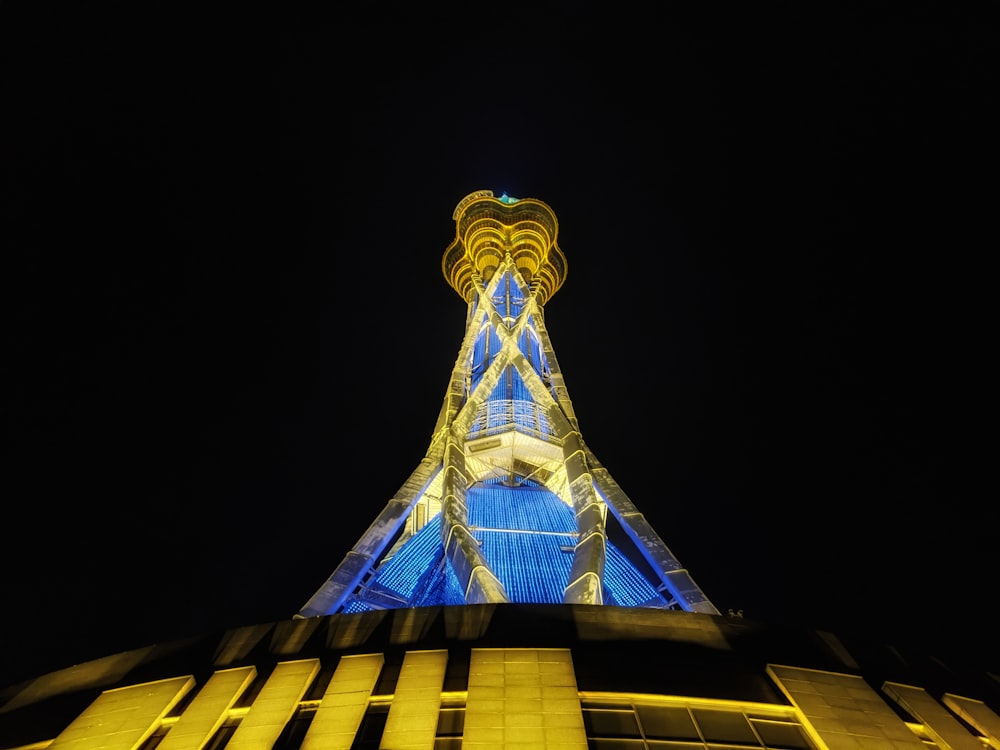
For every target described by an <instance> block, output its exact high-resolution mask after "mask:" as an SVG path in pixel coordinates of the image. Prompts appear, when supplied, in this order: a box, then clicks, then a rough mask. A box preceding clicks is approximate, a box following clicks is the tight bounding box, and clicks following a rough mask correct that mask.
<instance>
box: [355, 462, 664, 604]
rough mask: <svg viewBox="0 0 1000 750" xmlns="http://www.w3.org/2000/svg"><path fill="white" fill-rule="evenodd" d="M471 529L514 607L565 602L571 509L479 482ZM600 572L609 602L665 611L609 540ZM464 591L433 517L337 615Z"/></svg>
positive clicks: (544, 493)
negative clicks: (605, 560)
mask: <svg viewBox="0 0 1000 750" xmlns="http://www.w3.org/2000/svg"><path fill="white" fill-rule="evenodd" d="M467 503H468V509H469V527H470V529H471V531H472V533H473V536H474V537H475V538H476V539H477V540H479V542H480V544H481V549H482V551H483V555H484V556H485V557H486V560H487V561H488V562H489V564H490V567H491V568H492V569H493V572H494V574H495V575H496V576H497V578H499V579H500V581H501V582H502V583H503V585H504V588H505V589H506V591H507V596H508V597H509V598H510V600H511V601H512V602H519V603H536V604H545V603H548V604H556V603H561V602H562V597H563V590H564V589H565V588H566V585H567V582H568V579H569V574H570V570H571V568H572V564H573V547H574V545H575V544H576V522H575V519H574V516H573V511H572V510H571V509H570V508H569V507H568V506H567V505H566V504H565V503H563V502H562V501H561V500H560V499H559V498H558V496H556V495H555V494H553V493H551V492H549V491H548V490H546V489H545V488H543V487H541V486H538V485H534V484H531V483H526V484H523V485H521V486H517V487H508V486H505V485H503V484H500V483H499V482H494V483H489V484H480V485H476V486H474V487H472V488H470V489H469V492H468V496H467ZM607 550H608V551H607V562H606V564H605V569H604V586H605V599H606V603H607V604H615V605H618V606H623V607H639V606H645V607H665V606H667V602H666V599H665V598H664V597H663V596H662V595H661V594H660V593H658V592H657V591H656V588H655V587H654V586H653V584H652V583H651V582H650V581H648V580H647V579H646V578H645V577H644V576H643V575H642V574H641V573H640V572H639V570H638V569H637V568H636V567H635V566H634V565H633V564H632V563H631V562H629V560H628V558H627V557H626V556H625V555H624V554H623V553H622V552H621V551H620V550H619V549H618V548H617V547H615V546H614V545H613V544H611V543H610V542H609V543H608V545H607ZM464 603H465V599H464V594H463V591H462V588H461V585H460V584H459V582H458V579H457V578H456V576H455V574H454V572H453V571H452V569H451V564H450V563H449V562H448V560H447V559H446V558H445V555H444V550H443V548H442V546H441V517H440V515H438V516H435V517H434V518H433V519H432V520H431V521H430V522H429V523H428V524H427V525H426V526H424V528H422V529H421V530H420V531H419V532H417V533H416V534H414V535H413V536H412V537H411V538H410V539H409V541H407V542H406V543H405V544H404V545H403V546H402V547H401V548H400V549H399V550H398V551H397V552H396V554H395V555H394V556H393V557H392V558H390V559H389V560H386V561H385V562H383V564H382V565H381V566H379V567H378V569H377V571H376V574H375V575H374V576H372V578H371V579H370V580H369V581H367V582H366V583H365V585H364V586H363V587H362V588H361V589H360V590H359V592H358V593H356V594H355V595H354V596H352V597H351V599H350V600H348V602H347V603H346V604H345V606H344V607H343V608H342V609H341V611H342V612H365V611H369V610H372V609H386V608H397V607H430V606H438V605H459V604H464Z"/></svg>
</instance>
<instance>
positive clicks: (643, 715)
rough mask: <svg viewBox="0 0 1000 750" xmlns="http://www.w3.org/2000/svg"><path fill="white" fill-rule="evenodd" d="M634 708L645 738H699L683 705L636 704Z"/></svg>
mask: <svg viewBox="0 0 1000 750" xmlns="http://www.w3.org/2000/svg"><path fill="white" fill-rule="evenodd" d="M635 710H636V713H638V714H639V723H640V724H642V732H643V734H644V735H646V737H647V738H651V737H656V738H659V739H664V740H701V737H700V736H699V735H698V730H697V729H696V728H695V725H694V720H692V718H691V714H690V713H688V710H687V708H685V707H684V706H636V707H635Z"/></svg>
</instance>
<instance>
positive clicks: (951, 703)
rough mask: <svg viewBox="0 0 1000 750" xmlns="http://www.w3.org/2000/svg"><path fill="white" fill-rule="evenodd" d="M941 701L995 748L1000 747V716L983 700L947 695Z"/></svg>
mask: <svg viewBox="0 0 1000 750" xmlns="http://www.w3.org/2000/svg"><path fill="white" fill-rule="evenodd" d="M941 700H942V702H943V703H944V705H946V706H947V707H948V708H950V709H951V710H952V711H954V712H955V713H956V714H957V715H958V716H960V717H961V718H962V720H963V721H965V722H967V723H968V724H969V726H972V727H975V728H976V730H977V731H978V732H981V733H982V735H983V736H984V737H987V738H989V740H990V741H991V742H992V743H993V746H994V747H1000V716H998V715H997V714H996V712H994V711H993V709H992V708H990V707H989V706H987V705H986V704H985V703H983V702H982V701H981V700H976V699H974V698H963V697H962V696H960V695H954V694H953V693H945V694H944V697H943V698H942V699H941Z"/></svg>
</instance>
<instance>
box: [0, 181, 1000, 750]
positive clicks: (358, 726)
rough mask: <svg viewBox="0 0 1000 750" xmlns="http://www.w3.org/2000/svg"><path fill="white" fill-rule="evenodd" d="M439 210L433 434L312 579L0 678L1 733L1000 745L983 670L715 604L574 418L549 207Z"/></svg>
mask: <svg viewBox="0 0 1000 750" xmlns="http://www.w3.org/2000/svg"><path fill="white" fill-rule="evenodd" d="M454 220H455V223H456V233H455V239H454V241H453V242H452V243H451V244H450V245H449V246H448V248H447V249H446V251H445V253H444V257H443V259H442V270H443V272H444V275H445V278H446V279H447V281H448V283H449V284H451V286H452V287H453V288H454V289H455V290H456V291H457V292H458V293H459V295H460V296H461V297H462V299H463V300H464V301H465V302H466V304H467V316H466V331H465V335H464V338H463V340H462V342H461V345H460V348H459V353H458V357H457V359H456V363H455V366H454V368H453V370H452V375H451V379H450V381H449V383H448V387H447V391H446V394H445V398H444V403H443V405H442V407H441V411H440V416H439V418H438V420H437V424H436V426H435V429H434V432H433V435H432V438H431V441H430V445H429V447H428V448H427V452H426V455H425V456H424V458H423V460H421V461H420V462H419V464H418V465H417V467H416V468H415V469H414V470H413V472H412V473H411V474H410V476H409V478H408V479H407V480H406V482H404V483H403V485H402V487H401V488H400V489H399V491H398V492H397V493H396V494H395V495H394V496H393V497H392V498H391V499H390V500H389V501H388V503H387V504H386V505H385V507H384V509H383V510H382V511H381V513H380V514H379V515H378V516H377V517H376V519H375V521H374V522H373V523H372V524H371V526H370V527H369V528H368V530H367V531H366V532H365V533H364V534H363V535H362V537H361V538H360V540H359V541H358V542H357V544H355V545H354V547H353V548H352V549H351V550H350V551H348V553H347V555H346V556H345V557H344V559H343V561H342V562H341V563H340V565H338V566H337V567H336V568H335V569H334V571H333V573H332V574H331V575H330V576H329V578H328V580H327V581H326V582H325V583H324V584H323V585H322V586H321V587H320V588H319V590H318V591H317V592H316V593H315V594H314V595H313V596H312V597H311V598H310V599H309V601H308V602H307V603H306V604H305V605H304V606H303V607H302V608H301V610H300V611H299V612H298V613H297V614H296V615H294V616H290V617H289V618H288V619H287V620H281V621H278V622H273V623H255V624H248V625H245V626H240V627H236V628H233V629H230V630H227V631H225V632H223V633H211V632H209V633H204V634H202V635H200V636H198V637H193V638H185V639H181V640H178V641H176V642H167V643H158V644H152V645H150V646H148V647H144V648H139V649H133V650H130V651H124V652H120V653H115V654H110V655H108V656H106V657H103V658H99V659H95V660H93V661H90V662H87V663H84V664H77V665H72V666H69V667H67V668H65V669H61V670H57V671H55V672H51V673H48V674H43V675H39V676H38V677H37V678H34V679H31V680H28V681H26V682H23V683H21V684H17V685H12V686H0V750H42V749H43V748H45V749H46V750H91V748H105V749H106V750H404V749H405V750H410V749H412V750H417V749H420V750H459V748H461V749H462V750H495V749H498V748H564V749H566V750H570V749H572V750H589V749H593V748H597V749H600V750H625V749H626V748H628V749H635V750H639V749H640V748H641V749H642V750H831V749H835V748H873V749H875V750H882V749H884V750H935V749H939V750H950V749H953V748H954V749H958V750H976V749H977V748H984V747H990V748H998V747H1000V713H998V712H1000V689H998V685H1000V683H998V682H997V678H996V676H995V675H991V674H989V673H986V672H980V671H979V669H978V668H969V667H968V666H967V665H945V664H944V663H943V662H941V661H940V660H939V659H937V658H934V657H930V656H929V655H925V654H922V653H919V652H912V651H905V650H904V651H901V650H900V649H899V648H898V647H896V646H893V647H891V648H890V647H885V646H883V645H881V644H878V643H870V642H868V641H866V640H864V639H861V638H859V637H858V634H838V635H834V634H832V633H828V632H823V631H813V630H810V629H808V628H802V627H798V626H790V625H787V624H777V623H762V622H755V621H752V620H749V619H744V618H742V617H740V616H732V615H721V614H720V613H719V612H718V611H717V610H716V608H715V606H714V605H713V604H712V603H711V602H710V601H709V600H708V599H707V598H706V597H705V596H704V594H703V593H702V591H701V590H700V589H699V588H698V586H697V585H696V584H695V583H694V581H693V579H692V578H691V576H690V575H689V574H688V573H687V571H686V570H685V569H684V568H683V567H682V566H681V564H680V562H679V561H678V560H677V559H676V558H675V557H674V556H673V555H672V554H671V553H670V551H669V549H668V548H667V546H666V545H665V544H664V542H663V540H662V539H661V538H660V537H659V536H658V535H657V534H656V532H655V531H654V530H653V529H652V528H651V527H650V526H649V524H648V523H646V521H645V519H644V518H643V516H642V514H641V513H640V512H639V511H638V509H637V508H636V507H635V506H634V505H633V504H632V502H631V501H630V500H629V499H628V497H627V496H626V494H625V492H624V491H623V490H622V489H621V488H620V487H619V485H618V484H617V482H616V481H615V480H614V479H612V477H611V475H610V473H609V472H608V471H607V470H606V469H605V468H604V467H603V466H602V465H601V464H600V462H599V461H598V459H597V457H596V456H595V455H594V454H593V453H592V452H591V451H590V450H589V448H588V447H587V445H586V443H585V441H584V440H583V436H582V434H581V432H580V429H579V425H578V423H577V419H576V416H575V414H574V412H573V407H572V403H571V401H570V399H569V396H568V393H567V389H566V385H565V383H564V380H563V376H562V372H561V370H560V368H559V366H558V363H557V361H556V357H555V353H554V350H553V347H552V343H551V341H550V340H549V335H548V332H547V330H546V327H545V323H544V305H545V303H547V302H548V301H549V300H550V299H551V297H552V296H553V294H555V292H556V291H558V289H559V288H560V286H561V285H562V283H563V282H564V281H565V279H566V269H567V266H566V260H565V258H564V256H563V254H562V251H561V250H560V249H559V245H558V242H557V237H558V223H557V221H556V217H555V214H554V213H553V211H552V210H551V209H550V208H549V207H548V206H547V205H546V204H545V203H543V202H541V201H539V200H535V199H521V200H518V199H515V198H511V197H509V196H507V195H506V194H503V195H501V196H500V197H499V198H497V197H494V196H493V194H492V193H491V192H490V191H478V192H475V193H472V194H470V195H468V196H467V197H466V198H464V199H463V200H462V201H461V202H460V203H459V204H458V206H457V208H456V210H455V213H454ZM249 547H251V545H250V544H248V548H249ZM255 552H257V553H259V554H266V550H255ZM845 635H846V636H847V637H846V638H845V637H844V636H845ZM7 645H8V647H16V646H17V644H7ZM956 666H957V667H958V668H957V669H956V668H955V667H956ZM984 678H985V679H984Z"/></svg>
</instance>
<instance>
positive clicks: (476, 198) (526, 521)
mask: <svg viewBox="0 0 1000 750" xmlns="http://www.w3.org/2000/svg"><path fill="white" fill-rule="evenodd" d="M452 218H453V219H454V220H455V239H454V240H453V241H452V243H451V244H450V245H449V246H448V247H447V249H446V250H445V252H444V255H443V257H442V272H443V273H444V277H445V279H446V280H447V282H448V283H449V284H450V285H451V286H452V288H453V289H455V291H456V292H457V293H458V294H459V295H460V296H461V297H462V299H463V300H465V302H466V304H467V315H466V331H465V336H464V338H463V340H462V343H461V346H460V348H459V354H458V357H457V359H456V361H455V366H454V368H453V370H452V374H451V378H450V380H449V383H448V388H447V391H446V393H445V398H444V403H443V404H442V407H441V412H440V414H439V416H438V420H437V424H436V425H435V428H434V433H433V436H432V438H431V442H430V445H429V446H428V448H427V452H426V454H425V456H424V458H423V459H422V460H421V461H420V463H419V464H418V465H417V467H416V468H415V469H414V470H413V472H412V473H411V474H410V476H409V478H408V479H407V480H406V481H405V482H404V483H403V485H402V486H401V487H400V488H399V490H398V491H397V492H396V493H395V495H393V497H392V498H390V500H389V501H388V503H387V504H386V505H385V507H384V508H383V509H382V511H381V512H380V513H379V515H378V516H377V517H376V518H375V520H374V522H373V523H372V524H371V526H369V527H368V529H367V531H365V533H364V534H363V535H362V537H361V538H360V539H359V540H358V542H357V543H356V544H355V545H354V547H353V548H352V549H351V550H350V551H349V552H348V553H347V555H346V557H345V558H344V559H343V561H342V562H341V563H340V565H338V566H337V568H336V569H335V570H334V571H333V573H332V574H331V575H330V577H329V578H328V579H327V581H326V582H325V583H324V584H323V585H322V586H321V587H320V588H319V590H318V591H317V592H316V593H315V594H314V595H313V596H312V598H310V600H309V601H308V602H307V603H306V604H305V605H304V606H303V607H302V609H301V610H300V611H299V613H298V616H299V617H311V616H320V615H328V614H335V613H340V612H363V611H368V610H373V609H396V608H404V607H422V606H435V605H461V604H478V603H506V602H517V603H549V604H551V603H560V602H562V603H567V604H596V605H600V604H608V605H617V606H629V607H653V608H660V609H678V610H686V611H693V612H703V613H709V614H719V611H718V610H717V609H716V608H715V606H714V605H713V604H712V603H711V602H710V601H709V600H708V598H707V597H706V596H705V595H704V594H703V593H702V591H701V589H700V588H699V587H698V586H697V585H696V584H695V582H694V580H693V579H692V578H691V576H690V575H689V574H688V572H687V570H686V569H684V567H683V566H682V565H681V564H680V562H679V561H678V560H677V558H676V557H674V555H673V554H672V553H671V552H670V550H669V549H668V548H667V546H666V545H665V544H664V542H663V540H662V539H661V538H660V536H659V535H658V534H657V533H656V532H655V531H654V530H653V528H652V527H651V526H650V525H649V523H648V522H647V521H646V519H645V517H644V516H643V515H642V514H641V513H640V512H639V511H638V510H637V508H636V507H635V505H633V504H632V502H631V500H629V498H628V496H627V495H626V494H625V492H624V491H623V490H622V489H621V487H619V485H618V484H617V483H616V482H615V480H614V479H613V478H612V477H611V474H610V473H609V472H608V471H607V469H605V468H604V466H602V465H601V463H600V462H599V461H598V460H597V457H596V456H594V454H593V452H592V451H591V450H590V449H589V448H588V447H587V445H586V443H585V441H584V439H583V436H582V434H581V432H580V429H579V425H578V423H577V419H576V416H575V413H574V411H573V405H572V402H571V401H570V398H569V394H568V392H567V390H566V386H565V382H564V380H563V376H562V372H561V370H560V369H559V364H558V362H557V360H556V356H555V351H554V349H553V347H552V343H551V341H550V339H549V334H548V331H547V329H546V327H545V322H544V308H543V306H544V305H545V303H546V302H548V300H550V299H551V298H552V296H553V295H554V294H555V293H556V292H557V291H558V290H559V288H560V287H561V286H562V284H563V282H564V281H565V279H566V273H567V264H566V258H565V256H564V255H563V253H562V250H560V248H559V245H558V242H557V238H558V231H559V223H558V221H557V219H556V216H555V213H554V212H553V210H552V209H551V208H550V207H549V206H548V205H546V204H545V203H543V202H542V201H540V200H537V199H534V198H521V199H519V198H512V197H511V196H509V195H508V194H507V193H506V192H505V193H503V195H502V196H501V197H500V198H496V197H494V195H493V192H492V191H490V190H478V191H475V192H473V193H470V194H469V195H467V196H466V197H465V198H463V199H462V200H461V201H460V202H459V203H458V205H457V206H456V208H455V211H454V213H453V216H452Z"/></svg>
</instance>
